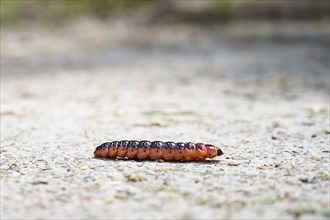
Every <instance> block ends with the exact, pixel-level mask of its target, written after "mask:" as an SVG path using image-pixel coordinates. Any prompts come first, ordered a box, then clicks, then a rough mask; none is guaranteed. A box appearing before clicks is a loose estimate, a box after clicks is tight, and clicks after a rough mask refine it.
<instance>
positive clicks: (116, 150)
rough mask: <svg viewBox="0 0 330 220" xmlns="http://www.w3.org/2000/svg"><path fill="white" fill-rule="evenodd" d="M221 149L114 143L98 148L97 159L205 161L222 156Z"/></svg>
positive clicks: (176, 144)
mask: <svg viewBox="0 0 330 220" xmlns="http://www.w3.org/2000/svg"><path fill="white" fill-rule="evenodd" d="M222 154H223V152H222V151H221V150H220V148H218V147H215V146H214V145H210V144H202V143H196V144H195V143H192V142H188V143H182V142H178V143H174V142H161V141H153V142H150V141H135V140H133V141H113V142H106V143H103V144H102V145H100V146H98V147H97V148H96V149H95V151H94V156H95V157H96V158H99V157H102V158H116V157H120V158H127V159H138V160H147V159H150V160H160V159H163V160H166V161H203V160H205V159H206V158H213V157H216V156H220V155H222Z"/></svg>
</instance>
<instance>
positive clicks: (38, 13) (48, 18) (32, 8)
mask: <svg viewBox="0 0 330 220" xmlns="http://www.w3.org/2000/svg"><path fill="white" fill-rule="evenodd" d="M146 3H148V2H147V1H134V0H94V1H90V0H70V1H65V0H45V1H39V0H25V1H23V0H1V10H0V18H1V21H2V22H3V23H5V24H8V23H15V22H18V21H23V22H24V21H37V20H38V21H45V22H61V21H65V20H67V19H70V18H76V17H80V16H93V17H97V18H106V17H108V16H110V15H111V14H112V13H114V12H116V11H122V10H124V9H129V8H133V7H138V6H140V5H143V4H146ZM149 3H150V2H149Z"/></svg>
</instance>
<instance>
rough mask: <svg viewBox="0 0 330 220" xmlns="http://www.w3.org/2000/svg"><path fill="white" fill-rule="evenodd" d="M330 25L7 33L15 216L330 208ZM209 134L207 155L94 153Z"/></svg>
mask: <svg viewBox="0 0 330 220" xmlns="http://www.w3.org/2000/svg"><path fill="white" fill-rule="evenodd" d="M328 37H329V26H328V24H327V23H326V24H299V25H298V24H277V25H276V24H272V25H270V24H258V25H254V24H240V25H232V26H230V27H213V28H202V27H199V28H197V27H186V26H180V25H178V26H172V27H163V28H162V29H160V28H159V27H152V28H145V27H144V28H143V27H139V28H138V29H137V28H136V27H130V26H128V27H126V26H125V25H122V24H117V23H115V24H112V23H93V22H92V23H89V22H85V23H82V24H73V25H72V26H64V27H57V28H53V29H51V28H48V29H47V28H43V29H37V28H36V29H33V28H29V29H28V28H24V27H21V28H19V29H13V28H3V29H2V31H1V74H2V77H1V173H0V175H1V219H91V218H98V219H107V218H110V219H117V218H118V219H119V218H120V219H123V218H124V219H129V218H130V219H136V218H144V219H145V218H153V219H164V218H168V219H220V218H231V219H239V218H244V219H247V218H257V219H266V218H267V219H269V218H272V219H278V218H282V219H284V218H285V219H288V218H289V219H291V218H312V219H315V218H324V219H328V218H329V217H330V211H329V205H330V201H329V193H330V188H329V187H330V174H329V172H330V167H329V162H330V160H329V153H330V149H329V137H330V134H329V132H330V130H329V94H328V92H329V38H328ZM119 139H150V140H156V139H159V140H173V141H196V142H197V141H201V142H207V143H214V144H216V145H218V146H221V147H222V149H223V151H224V153H225V155H224V156H222V157H218V158H215V159H213V160H212V161H207V162H205V163H168V162H160V163H157V162H150V161H146V162H137V161H122V160H115V161H113V160H99V159H94V158H93V155H92V153H93V150H94V147H96V146H97V145H98V144H100V143H102V142H105V141H110V140H119Z"/></svg>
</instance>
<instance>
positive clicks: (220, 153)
mask: <svg viewBox="0 0 330 220" xmlns="http://www.w3.org/2000/svg"><path fill="white" fill-rule="evenodd" d="M221 155H223V152H222V150H221V149H220V148H218V147H217V156H221Z"/></svg>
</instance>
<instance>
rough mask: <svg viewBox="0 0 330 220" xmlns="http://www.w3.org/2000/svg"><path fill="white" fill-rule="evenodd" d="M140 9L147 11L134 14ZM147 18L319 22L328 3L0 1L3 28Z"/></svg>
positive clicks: (252, 0)
mask: <svg viewBox="0 0 330 220" xmlns="http://www.w3.org/2000/svg"><path fill="white" fill-rule="evenodd" d="M141 7H148V9H147V10H142V11H140V12H139V11H137V10H138V9H140V8H141ZM135 10H136V11H137V14H139V16H146V18H147V19H146V20H147V21H148V22H169V21H170V22H181V21H184V22H194V23H214V22H227V21H230V20H233V19H250V18H252V19H258V20H259V19H269V18H270V19H283V18H289V19H291V18H293V19H319V18H322V17H329V1H326V0H301V1H258V0H249V1H238V0H194V1H193V0H192V1H189V0H158V1H152V0H1V8H0V18H1V22H2V24H15V23H17V22H36V21H37V22H53V23H58V22H63V21H67V20H68V19H72V18H77V17H88V16H89V17H95V18H99V19H106V18H108V17H111V16H112V17H118V16H124V17H128V16H134V15H132V14H133V13H132V12H134V11H135Z"/></svg>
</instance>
